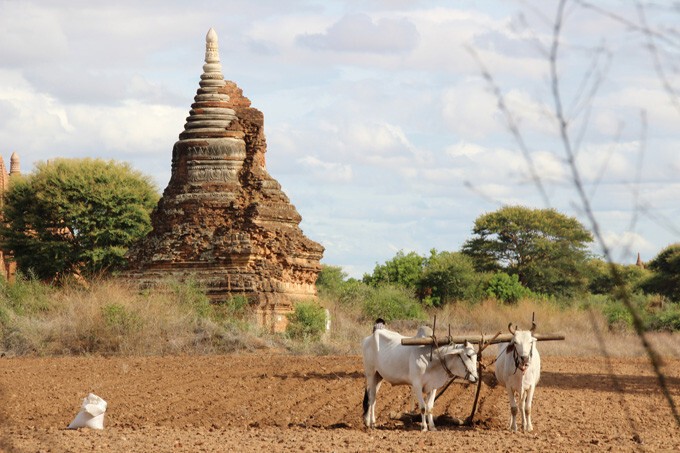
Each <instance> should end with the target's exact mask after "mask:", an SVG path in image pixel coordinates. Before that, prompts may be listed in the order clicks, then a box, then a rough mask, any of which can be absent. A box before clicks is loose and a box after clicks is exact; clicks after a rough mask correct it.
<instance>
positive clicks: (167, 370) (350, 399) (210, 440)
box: [0, 354, 680, 453]
mask: <svg viewBox="0 0 680 453" xmlns="http://www.w3.org/2000/svg"><path fill="white" fill-rule="evenodd" d="M612 372H613V374H612ZM665 372H666V373H667V375H668V381H669V382H668V383H669V386H670V387H671V389H672V392H673V397H674V399H675V402H676V404H679V403H680V360H677V359H669V360H667V361H666V366H665ZM0 379H1V380H0V385H1V391H2V394H1V395H0V404H1V406H0V407H1V409H0V410H1V411H2V413H1V414H0V415H1V416H2V418H3V419H2V424H1V425H2V428H1V429H0V435H1V436H2V448H3V449H4V451H22V452H23V451H27V452H39V451H45V452H47V451H49V452H67V451H74V452H81V451H106V452H145V453H149V452H162V451H190V452H200V451H257V450H258V449H261V450H262V451H267V452H269V451H395V452H398V451H404V452H406V451H409V452H410V451H436V452H444V451H484V452H486V453H488V452H496V451H680V430H679V429H678V427H677V426H676V425H675V424H674V421H673V417H672V415H671V412H670V410H669V408H668V405H667V404H666V402H665V400H664V399H663V397H662V395H661V392H660V391H659V387H658V386H657V382H656V378H655V377H654V375H653V373H652V371H651V369H650V368H649V366H647V365H646V364H645V361H644V360H642V359H635V358H617V359H611V360H607V359H603V358H597V359H596V358H582V357H579V358H575V357H550V356H547V357H543V375H542V379H541V382H540V384H539V387H538V389H537V391H536V397H535V400H534V415H533V420H534V428H535V431H534V432H533V433H530V434H523V433H517V434H512V433H510V432H509V431H508V430H507V423H508V420H509V412H510V411H509V406H508V403H507V398H506V395H505V390H504V389H502V388H500V387H496V388H491V387H489V386H488V385H484V386H483V387H482V394H481V399H480V401H481V405H480V408H479V411H478V413H477V415H476V418H475V425H474V427H472V428H469V427H459V426H455V425H454V424H453V423H452V422H451V420H450V419H451V417H465V416H467V415H468V414H469V411H470V409H471V405H472V401H473V398H474V386H465V385H462V384H454V385H452V386H451V387H450V388H449V390H448V391H447V392H446V393H445V394H444V396H443V397H442V398H441V399H439V400H438V401H437V403H436V405H435V414H436V415H443V416H442V417H439V423H438V426H439V431H437V432H429V433H421V432H420V431H418V429H419V428H418V426H416V425H415V424H413V423H411V421H410V418H409V417H408V416H407V415H405V414H406V413H407V412H408V411H409V408H410V401H409V398H408V389H407V388H406V387H392V386H390V385H389V384H386V385H384V386H383V387H382V388H381V391H380V393H379V395H378V406H377V414H378V424H379V428H378V429H375V430H373V431H366V430H364V428H363V425H362V420H361V412H362V411H361V402H362V398H363V372H362V365H361V358H360V357H357V356H341V357H309V356H290V355H276V354H258V355H228V356H198V357H196V356H192V357H150V358H138V357H135V358H101V357H96V358H0ZM492 381H493V379H491V375H490V374H488V375H487V377H486V378H485V382H488V383H492ZM88 392H94V393H96V394H98V395H99V396H101V397H103V398H104V399H106V400H107V401H108V403H109V406H108V411H107V415H106V423H105V424H106V429H105V430H103V431H93V430H77V431H74V430H66V429H64V427H65V426H67V425H68V424H69V423H70V421H71V420H72V419H73V418H74V416H75V415H76V413H77V412H78V410H79V408H80V403H81V401H82V398H83V397H84V396H85V395H86V394H87V393H88Z"/></svg>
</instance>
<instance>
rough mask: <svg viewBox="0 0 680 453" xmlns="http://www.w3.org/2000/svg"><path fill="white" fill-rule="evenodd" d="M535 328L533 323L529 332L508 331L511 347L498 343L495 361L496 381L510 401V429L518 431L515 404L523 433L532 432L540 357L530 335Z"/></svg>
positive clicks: (509, 326) (509, 328)
mask: <svg viewBox="0 0 680 453" xmlns="http://www.w3.org/2000/svg"><path fill="white" fill-rule="evenodd" d="M535 329H536V324H533V323H532V326H531V330H517V327H515V330H513V329H512V323H510V324H508V330H510V333H511V334H512V335H513V338H512V340H511V341H510V343H501V344H500V345H499V348H498V357H497V358H496V379H498V382H499V383H500V384H502V385H504V386H505V389H506V390H507V392H508V399H509V400H510V414H511V419H510V429H511V430H512V431H517V419H516V417H517V400H516V399H515V394H516V395H517V397H518V399H519V405H520V408H521V410H522V429H523V430H524V431H525V432H528V431H531V430H533V426H532V425H531V402H532V400H533V399H534V390H535V389H536V384H538V380H539V379H540V377H541V356H540V354H539V353H538V349H537V348H536V338H534V336H533V333H534V330H535Z"/></svg>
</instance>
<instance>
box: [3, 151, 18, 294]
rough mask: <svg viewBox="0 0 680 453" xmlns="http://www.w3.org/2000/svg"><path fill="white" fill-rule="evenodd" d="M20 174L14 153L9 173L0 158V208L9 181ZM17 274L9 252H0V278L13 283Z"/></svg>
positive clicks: (15, 264)
mask: <svg viewBox="0 0 680 453" xmlns="http://www.w3.org/2000/svg"><path fill="white" fill-rule="evenodd" d="M20 174H21V167H20V162H19V155H18V154H17V153H16V152H14V153H12V156H11V157H10V160H9V173H8V172H7V167H5V161H4V159H3V158H2V156H0V207H2V204H3V202H4V199H5V192H6V191H7V189H9V182H10V179H11V178H13V177H16V176H18V175H20ZM0 221H2V213H0ZM16 273H17V263H16V262H15V261H14V259H13V258H12V252H11V251H10V250H0V276H2V278H4V279H5V280H7V281H10V282H12V281H14V277H15V276H16Z"/></svg>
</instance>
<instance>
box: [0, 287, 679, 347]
mask: <svg viewBox="0 0 680 453" xmlns="http://www.w3.org/2000/svg"><path fill="white" fill-rule="evenodd" d="M22 285H25V286H23V287H22V286H18V287H15V288H8V287H3V288H2V289H3V292H2V293H0V333H1V339H2V343H1V344H0V351H5V352H6V353H8V354H14V355H81V354H104V355H162V354H209V353H229V352H237V351H252V350H254V349H260V348H268V349H278V350H286V351H288V352H291V353H295V354H356V355H360V354H361V346H360V345H361V341H362V339H363V338H364V337H365V336H366V335H368V334H370V332H371V329H372V325H373V320H372V319H370V320H369V319H366V318H365V315H363V314H362V312H361V308H360V307H359V306H358V305H356V304H355V305H354V306H347V305H342V304H340V303H338V302H336V301H334V300H332V298H329V297H326V298H322V299H321V300H320V302H321V304H322V305H323V306H324V307H326V308H328V309H329V310H330V313H331V330H330V331H329V332H327V334H326V335H324V337H323V338H322V341H294V340H291V339H289V338H287V337H285V336H280V335H272V334H270V333H267V332H264V331H262V330H260V329H258V328H257V327H256V326H255V323H254V321H253V319H252V318H251V317H249V315H248V313H247V312H244V313H241V314H235V313H233V312H230V311H229V310H225V309H224V308H225V307H213V306H211V305H210V304H208V302H207V299H206V298H205V297H204V296H203V295H202V293H201V292H200V291H199V290H198V289H197V288H194V287H192V286H191V285H172V284H169V285H168V287H166V288H161V290H155V291H153V292H149V293H146V294H144V293H142V294H140V293H139V292H137V291H136V290H133V289H132V288H131V287H129V286H127V285H126V284H125V283H121V282H120V281H113V280H102V281H99V282H96V283H95V284H93V285H91V287H90V289H83V288H81V287H76V286H74V287H66V288H61V289H54V288H49V287H44V286H40V284H37V283H35V282H24V283H22ZM532 313H535V316H536V323H537V325H538V331H539V332H543V333H549V332H560V333H564V334H565V335H566V341H546V342H541V344H540V350H541V352H542V353H543V354H545V355H570V356H585V357H588V356H590V357H595V356H612V357H620V356H643V355H644V350H643V348H642V346H641V343H640V339H639V338H638V337H637V336H636V335H635V334H633V333H632V332H631V331H628V330H617V331H613V330H610V329H609V328H608V324H607V320H606V319H605V318H604V316H603V315H602V313H601V311H600V310H597V309H593V308H582V307H577V306H571V307H560V306H558V305H556V304H554V303H550V302H545V301H531V300H524V301H521V302H520V303H518V304H517V305H504V304H500V303H497V302H495V301H491V300H489V301H485V302H483V303H479V304H467V303H458V304H450V305H447V306H446V307H444V308H442V309H438V310H432V311H430V312H429V313H428V316H429V321H427V322H424V321H414V320H411V321H394V322H391V323H390V326H389V327H390V328H391V329H393V330H396V331H399V332H401V333H403V334H404V335H413V334H415V331H416V330H417V328H418V326H419V325H420V324H423V323H428V324H431V323H432V319H433V318H434V316H435V315H436V316H437V332H438V334H439V335H445V334H446V333H447V328H448V326H449V325H451V332H452V333H453V334H456V335H457V334H464V333H469V334H480V333H484V334H487V335H493V334H494V333H496V332H497V331H499V330H500V331H501V332H506V331H507V325H508V323H509V322H512V323H513V324H517V325H518V326H519V327H520V328H528V327H529V326H530V325H531V316H532ZM648 336H649V340H650V342H651V343H652V345H653V346H654V347H655V349H656V350H657V351H658V352H659V353H660V354H661V355H663V356H668V357H676V358H677V357H680V336H679V335H678V334H677V333H672V334H671V333H649V334H648Z"/></svg>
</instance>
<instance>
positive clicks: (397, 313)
mask: <svg viewBox="0 0 680 453" xmlns="http://www.w3.org/2000/svg"><path fill="white" fill-rule="evenodd" d="M369 288H370V291H368V293H367V294H366V299H365V300H364V302H363V306H362V311H363V314H364V316H365V317H366V318H368V319H370V320H371V321H372V320H374V319H376V318H383V319H384V320H385V321H387V322H390V321H394V320H396V319H400V320H404V319H420V320H423V319H425V311H424V310H423V307H422V305H420V303H419V302H418V300H417V299H416V298H415V296H414V294H413V292H412V291H411V290H409V289H407V288H404V287H403V286H400V285H393V284H384V285H380V286H379V287H369Z"/></svg>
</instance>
